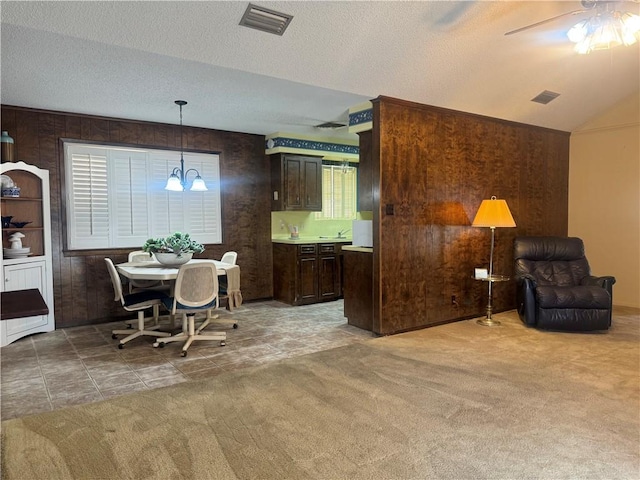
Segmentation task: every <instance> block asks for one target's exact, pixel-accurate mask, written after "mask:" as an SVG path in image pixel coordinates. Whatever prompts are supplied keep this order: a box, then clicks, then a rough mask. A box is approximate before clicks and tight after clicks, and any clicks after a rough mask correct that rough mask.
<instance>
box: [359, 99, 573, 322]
mask: <svg viewBox="0 0 640 480" xmlns="http://www.w3.org/2000/svg"><path fill="white" fill-rule="evenodd" d="M373 103H374V121H373V124H374V130H373V137H374V138H373V142H372V144H373V153H372V157H373V162H372V163H373V169H374V173H373V178H374V186H373V191H374V207H373V213H374V238H375V240H374V245H376V248H375V253H374V292H376V293H375V297H374V303H375V306H376V308H375V310H374V331H376V332H377V333H380V334H390V333H396V332H400V331H405V330H411V329H415V328H421V327H425V326H430V325H436V324H439V323H445V322H448V321H453V320H456V319H462V318H470V317H473V316H478V315H481V314H483V313H484V311H485V307H486V303H487V289H488V287H487V284H486V283H485V282H480V281H476V280H474V279H473V278H472V275H473V269H474V268H475V267H488V264H489V253H490V230H489V229H487V228H474V227H471V222H472V221H473V218H474V216H475V213H476V211H477V209H478V207H479V205H480V203H481V201H482V200H483V199H488V198H490V197H491V196H492V195H496V196H497V197H498V198H504V199H506V201H507V203H508V204H509V207H510V209H511V212H512V214H513V216H514V218H515V220H516V224H517V227H516V228H499V229H496V245H495V253H494V272H495V273H499V274H506V275H511V274H512V271H513V253H512V245H513V239H514V238H515V236H516V235H524V234H527V235H566V234H567V215H568V210H567V206H568V162H569V133H567V132H559V131H554V130H549V129H543V128H539V127H534V126H529V125H523V124H517V123H513V122H506V121H503V120H499V119H493V118H488V117H481V116H477V115H472V114H467V113H463V112H456V111H452V110H446V109H442V108H436V107H430V106H426V105H420V104H415V103H411V102H405V101H402V100H397V99H391V98H387V97H379V98H378V99H376V100H374V102H373ZM388 209H392V210H393V213H392V214H391V211H390V210H388ZM452 295H455V296H456V299H457V302H458V305H457V306H455V305H452V304H451V296H452ZM512 308H515V285H514V282H513V281H511V282H508V283H496V284H494V311H501V310H507V309H512Z"/></svg>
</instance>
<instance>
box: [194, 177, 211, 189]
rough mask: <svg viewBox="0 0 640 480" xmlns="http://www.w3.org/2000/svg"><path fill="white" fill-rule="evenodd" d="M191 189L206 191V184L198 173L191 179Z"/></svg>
mask: <svg viewBox="0 0 640 480" xmlns="http://www.w3.org/2000/svg"><path fill="white" fill-rule="evenodd" d="M191 190H192V191H194V192H206V191H207V190H208V188H207V185H206V184H205V183H204V180H203V179H202V177H201V176H200V175H198V176H197V177H196V178H194V179H193V183H192V184H191Z"/></svg>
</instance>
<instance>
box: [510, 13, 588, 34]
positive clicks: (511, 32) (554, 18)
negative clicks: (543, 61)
mask: <svg viewBox="0 0 640 480" xmlns="http://www.w3.org/2000/svg"><path fill="white" fill-rule="evenodd" d="M588 11H589V10H574V11H572V12H567V13H561V14H560V15H556V16H555V17H551V18H547V19H546V20H542V21H540V22H536V23H532V24H531V25H527V26H526V27H520V28H516V29H515V30H511V31H510V32H507V33H505V35H513V34H514V33H518V32H522V31H523V30H528V29H530V28H534V27H537V26H539V25H543V24H545V23H549V22H553V21H554V20H557V19H558V18H561V17H566V16H567V15H578V14H579V13H585V12H588Z"/></svg>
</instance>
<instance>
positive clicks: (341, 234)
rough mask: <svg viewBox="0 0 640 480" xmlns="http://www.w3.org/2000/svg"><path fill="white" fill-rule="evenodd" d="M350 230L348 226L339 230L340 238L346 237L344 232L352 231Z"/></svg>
mask: <svg viewBox="0 0 640 480" xmlns="http://www.w3.org/2000/svg"><path fill="white" fill-rule="evenodd" d="M350 231H351V229H350V228H347V229H346V230H340V231H339V232H338V238H344V234H345V233H347V232H350Z"/></svg>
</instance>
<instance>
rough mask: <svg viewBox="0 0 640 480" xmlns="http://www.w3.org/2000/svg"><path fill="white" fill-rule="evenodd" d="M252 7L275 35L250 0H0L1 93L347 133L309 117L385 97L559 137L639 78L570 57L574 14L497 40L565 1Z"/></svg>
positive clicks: (625, 58) (566, 6) (174, 117)
mask: <svg viewBox="0 0 640 480" xmlns="http://www.w3.org/2000/svg"><path fill="white" fill-rule="evenodd" d="M254 3H255V4H257V5H260V6H264V7H267V8H271V9H275V10H278V11H281V12H284V13H288V14H291V15H293V20H292V21H291V24H290V25H289V28H288V29H287V31H286V32H285V34H284V35H283V36H277V35H272V34H268V33H264V32H261V31H258V30H253V29H249V28H246V27H240V26H239V25H238V22H239V21H240V19H241V17H242V14H243V13H244V11H245V9H246V7H247V5H248V2H235V1H228V2H208V1H206V2H205V1H201V2H182V1H175V2H174V1H165V2H150V1H138V2H110V1H109V2H100V1H98V2H95V1H86V2H60V1H54V2H31V1H29V2H11V1H2V3H1V5H0V8H1V15H2V44H1V55H2V56H1V81H2V83H1V101H2V103H3V104H8V105H19V106H27V107H33V108H43V109H49V110H60V111H67V112H78V113H86V114H96V115H103V116H108V117H117V118H127V119H139V120H149V121H156V122H163V123H178V122H179V112H178V107H177V106H175V105H174V103H173V102H174V100H177V99H184V100H187V101H188V102H189V104H188V105H187V106H186V107H184V123H185V125H193V126H200V127H206V128H214V129H221V130H231V131H240V132H248V133H258V134H269V133H273V132H292V133H304V134H311V135H324V136H327V135H335V136H349V134H348V133H347V132H346V129H342V130H337V131H329V132H327V131H326V130H319V129H316V128H313V125H317V124H319V123H322V122H326V121H342V122H346V120H347V112H348V108H349V107H351V106H354V105H357V104H360V103H362V102H363V101H365V100H369V99H371V98H375V97H377V96H379V95H386V96H391V97H397V98H401V99H405V100H411V101H415V102H419V103H424V104H429V105H436V106H441V107H446V108H452V109H456V110H462V111H466V112H472V113H478V114H482V115H488V116H492V117H497V118H503V119H507V120H514V121H518V122H523V123H528V124H533V125H539V126H543V127H549V128H554V129H560V130H565V131H571V130H573V129H575V128H576V127H578V126H580V125H581V124H583V123H584V122H586V121H588V120H589V119H591V118H592V117H594V116H596V115H598V114H600V113H601V112H603V111H605V110H606V109H607V108H609V107H611V106H613V105H615V104H616V103H618V102H620V101H622V100H624V99H625V98H628V97H629V96H630V95H631V94H633V93H635V92H637V91H638V89H639V86H640V79H639V77H640V65H639V57H640V55H639V48H638V44H636V45H634V46H632V47H619V48H616V49H612V50H607V51H599V52H594V53H592V54H590V55H577V54H575V53H574V52H573V50H572V44H571V43H569V42H568V40H566V37H565V36H564V32H566V30H567V29H568V28H569V27H570V26H571V25H573V24H574V23H576V22H577V21H578V20H580V19H583V18H586V17H587V16H588V14H583V15H575V16H566V17H563V18H561V19H558V20H556V21H554V22H550V23H547V24H545V25H542V26H540V27H538V28H534V29H530V30H527V31H524V32H521V33H518V34H516V35H510V36H505V35H504V33H505V32H507V31H510V30H513V29H515V28H518V27H521V26H524V25H527V24H530V23H533V22H537V21H540V20H544V19H546V18H549V17H552V16H554V15H559V14H562V13H564V12H569V11H572V10H580V9H582V7H581V5H580V2H577V1H576V2H574V1H560V2H558V1H556V2H545V1H533V2H517V1H511V2H486V1H468V2H447V1H422V2H392V1H386V2H368V1H351V2H340V1H337V2H328V1H297V2H265V1H258V0H256V1H254ZM620 7H621V8H622V9H624V10H627V11H632V12H635V13H639V12H638V10H639V7H640V5H639V4H638V3H634V2H624V3H621V5H620ZM543 90H551V91H554V92H558V93H560V96H559V97H558V98H557V99H556V100H554V101H553V102H551V103H550V104H548V105H540V104H537V103H533V102H531V101H530V100H531V99H532V98H533V97H535V96H536V95H537V94H538V93H540V92H541V91H543ZM351 136H353V134H351Z"/></svg>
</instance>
